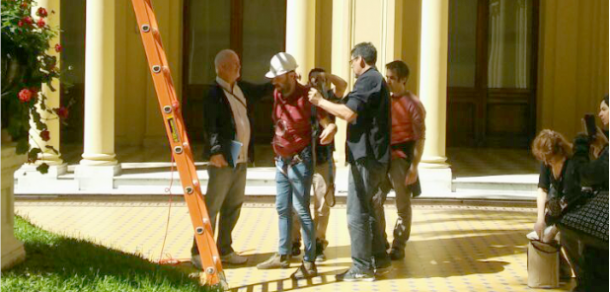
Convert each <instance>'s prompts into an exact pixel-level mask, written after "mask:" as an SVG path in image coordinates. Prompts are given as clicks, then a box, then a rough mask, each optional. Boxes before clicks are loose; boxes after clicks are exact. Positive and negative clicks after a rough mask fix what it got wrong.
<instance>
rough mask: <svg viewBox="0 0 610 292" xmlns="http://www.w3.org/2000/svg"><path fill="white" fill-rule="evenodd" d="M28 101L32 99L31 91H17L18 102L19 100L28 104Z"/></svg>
mask: <svg viewBox="0 0 610 292" xmlns="http://www.w3.org/2000/svg"><path fill="white" fill-rule="evenodd" d="M30 99H32V91H31V90H29V89H27V88H25V89H22V90H21V91H19V100H21V102H28V101H30Z"/></svg>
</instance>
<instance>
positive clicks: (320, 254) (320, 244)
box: [316, 238, 328, 263]
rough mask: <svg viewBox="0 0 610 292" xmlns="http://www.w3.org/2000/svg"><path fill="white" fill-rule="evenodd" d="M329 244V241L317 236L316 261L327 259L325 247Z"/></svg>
mask: <svg viewBox="0 0 610 292" xmlns="http://www.w3.org/2000/svg"><path fill="white" fill-rule="evenodd" d="M326 246H328V241H326V240H320V239H317V238H316V262H317V263H321V262H323V261H326V256H325V255H324V249H326Z"/></svg>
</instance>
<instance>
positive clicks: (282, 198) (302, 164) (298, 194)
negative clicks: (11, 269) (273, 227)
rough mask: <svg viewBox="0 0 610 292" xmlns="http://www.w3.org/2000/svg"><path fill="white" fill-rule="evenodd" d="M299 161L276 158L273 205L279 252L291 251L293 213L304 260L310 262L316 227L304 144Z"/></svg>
mask: <svg viewBox="0 0 610 292" xmlns="http://www.w3.org/2000/svg"><path fill="white" fill-rule="evenodd" d="M299 156H300V158H301V160H300V161H297V160H294V159H293V158H280V157H278V158H276V160H275V164H276V169H277V170H276V175H275V180H276V182H277V195H276V197H275V207H276V209H277V213H278V215H279V228H280V242H279V254H280V255H289V254H291V253H292V251H291V246H292V240H291V234H292V215H293V213H292V212H293V208H294V212H295V215H296V216H297V217H298V218H299V221H300V222H301V226H302V233H303V242H304V244H305V256H304V257H303V260H304V261H307V262H313V261H315V258H316V244H315V236H316V233H315V232H316V231H315V228H314V225H313V220H312V219H311V213H310V211H309V202H310V190H311V182H312V178H313V161H312V157H311V150H310V149H309V147H308V148H306V149H305V150H303V151H302V152H301V153H300V155H299Z"/></svg>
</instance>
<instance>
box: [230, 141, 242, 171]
mask: <svg viewBox="0 0 610 292" xmlns="http://www.w3.org/2000/svg"><path fill="white" fill-rule="evenodd" d="M243 146H244V144H242V143H241V142H239V141H235V140H231V158H233V167H237V159H238V158H239V152H241V147H243Z"/></svg>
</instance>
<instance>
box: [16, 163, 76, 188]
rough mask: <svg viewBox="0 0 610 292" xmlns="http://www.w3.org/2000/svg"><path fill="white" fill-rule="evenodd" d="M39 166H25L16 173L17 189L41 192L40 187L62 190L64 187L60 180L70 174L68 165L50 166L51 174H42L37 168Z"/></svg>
mask: <svg viewBox="0 0 610 292" xmlns="http://www.w3.org/2000/svg"><path fill="white" fill-rule="evenodd" d="M37 167H38V165H37V164H24V165H23V166H21V168H19V169H18V170H17V171H15V180H16V181H17V182H16V185H15V188H17V189H19V190H20V191H24V190H25V191H27V190H28V189H32V190H40V186H41V185H44V186H45V188H55V189H61V188H62V187H63V186H64V185H62V184H60V182H59V180H58V178H59V176H61V175H64V174H66V173H67V172H68V164H66V163H63V164H59V165H50V166H49V172H47V173H45V174H42V173H40V172H39V171H38V170H36V168H37Z"/></svg>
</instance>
